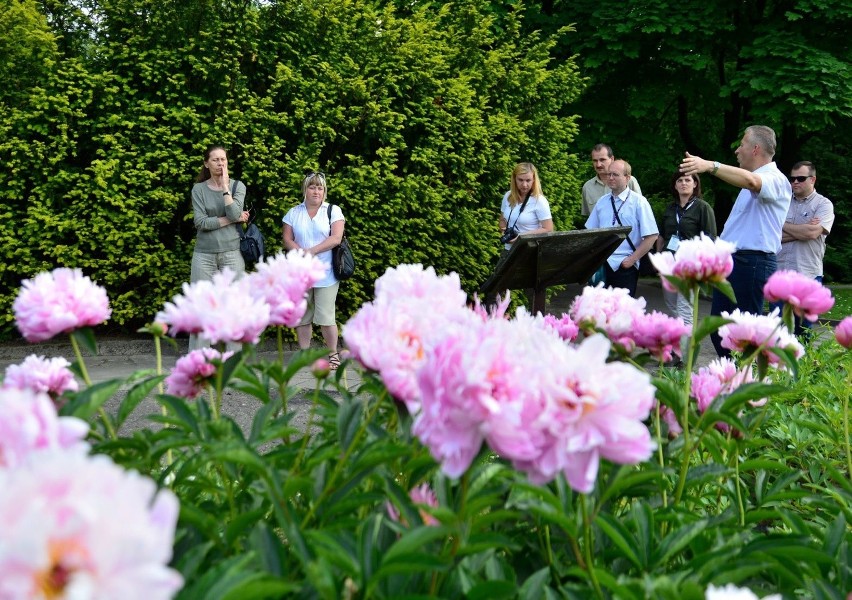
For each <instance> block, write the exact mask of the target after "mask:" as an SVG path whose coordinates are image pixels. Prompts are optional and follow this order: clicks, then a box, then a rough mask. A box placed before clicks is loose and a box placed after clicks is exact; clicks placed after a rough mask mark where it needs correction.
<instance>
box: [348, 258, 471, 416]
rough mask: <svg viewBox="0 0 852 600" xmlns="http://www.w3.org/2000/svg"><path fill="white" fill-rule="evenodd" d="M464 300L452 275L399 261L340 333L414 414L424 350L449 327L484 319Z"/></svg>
mask: <svg viewBox="0 0 852 600" xmlns="http://www.w3.org/2000/svg"><path fill="white" fill-rule="evenodd" d="M465 302H466V295H465V293H464V292H463V291H462V290H461V288H460V287H459V280H458V276H456V275H455V274H452V275H448V276H445V277H438V276H437V275H435V272H434V270H432V269H431V268H429V269H426V270H423V268H422V267H421V266H420V265H400V266H399V267H397V268H396V269H388V271H387V272H386V273H385V275H383V276H382V277H380V278H379V279H378V280H377V281H376V298H375V300H374V301H373V302H371V303H369V304H365V305H364V306H362V307H361V308H360V309H359V310H358V312H357V313H356V314H355V315H354V316H353V317H352V318H351V319H349V321H348V322H347V323H346V325H345V326H344V328H343V337H344V338H345V339H346V345H347V346H348V348H349V350H350V351H351V352H352V355H353V356H354V357H355V358H356V359H357V360H358V361H359V362H360V363H361V364H362V365H364V366H365V367H366V368H368V369H371V370H373V371H377V372H378V373H379V374H380V375H381V377H382V380H383V381H384V383H385V386H386V387H387V389H388V392H390V393H391V395H393V396H394V397H395V398H397V399H399V400H401V401H403V402H405V404H406V407H407V408H408V411H409V412H410V413H411V414H416V413H417V412H418V411H419V410H420V392H419V388H418V385H417V380H416V375H417V371H418V369H419V368H420V366H421V365H422V364H423V361H424V359H425V357H426V352H427V350H428V349H429V348H431V347H432V345H434V344H435V343H436V342H437V341H439V340H440V339H442V338H443V337H444V336H445V335H448V334H449V333H450V332H451V330H453V329H455V328H465V327H473V326H475V323H474V321H480V322H481V321H482V318H481V317H478V316H476V314H475V313H474V312H473V311H471V310H470V309H468V308H467V306H466V304H465Z"/></svg>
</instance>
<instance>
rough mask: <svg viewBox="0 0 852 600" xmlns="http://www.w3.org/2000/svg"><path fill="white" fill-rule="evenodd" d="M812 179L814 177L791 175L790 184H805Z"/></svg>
mask: <svg viewBox="0 0 852 600" xmlns="http://www.w3.org/2000/svg"><path fill="white" fill-rule="evenodd" d="M811 177H813V175H790V183H793V182H794V181H795V182H796V183H804V182H806V181H807V180H808V179H810V178H811Z"/></svg>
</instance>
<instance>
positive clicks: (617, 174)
mask: <svg viewBox="0 0 852 600" xmlns="http://www.w3.org/2000/svg"><path fill="white" fill-rule="evenodd" d="M606 176H607V177H624V174H623V173H607V174H606Z"/></svg>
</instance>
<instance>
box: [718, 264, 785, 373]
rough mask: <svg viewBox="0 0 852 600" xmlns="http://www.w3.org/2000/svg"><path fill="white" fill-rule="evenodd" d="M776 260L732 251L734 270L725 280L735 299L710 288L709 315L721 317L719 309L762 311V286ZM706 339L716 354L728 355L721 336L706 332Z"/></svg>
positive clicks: (775, 266) (757, 312) (724, 310)
mask: <svg viewBox="0 0 852 600" xmlns="http://www.w3.org/2000/svg"><path fill="white" fill-rule="evenodd" d="M777 268H778V261H777V260H776V259H775V255H774V254H772V253H770V252H758V251H756V250H740V251H738V252H735V253H734V270H733V271H731V275H730V277H728V283H730V284H731V287H732V288H733V289H734V296H736V298H737V301H736V302H731V299H730V298H728V297H727V296H726V295H725V294H723V293H721V292H720V291H719V290H713V303H712V305H711V307H710V314H711V315H715V316H721V315H722V313H723V312H732V311H733V310H734V309H735V308H739V309H740V311H742V312H749V313H751V314H753V315H762V314H763V286H764V285H766V281H767V280H768V279H769V277H770V276H771V275H772V274H773V273H774V272H775V271H776V270H777ZM710 340H711V341H712V342H713V347H714V348H715V349H716V354H717V355H718V356H727V357H729V356H731V351H730V350H728V349H727V348H723V347H722V338H721V337H719V334H718V333H717V332H715V331H714V332H713V333H711V334H710Z"/></svg>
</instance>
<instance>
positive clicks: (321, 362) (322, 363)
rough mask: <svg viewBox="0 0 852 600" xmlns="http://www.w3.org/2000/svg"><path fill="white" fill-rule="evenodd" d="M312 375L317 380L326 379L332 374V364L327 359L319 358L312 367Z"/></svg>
mask: <svg viewBox="0 0 852 600" xmlns="http://www.w3.org/2000/svg"><path fill="white" fill-rule="evenodd" d="M311 373H312V374H313V376H314V377H316V378H317V379H325V378H326V377H328V376H329V375H330V374H331V363H330V362H328V359H327V358H318V359H317V360H315V361H314V364H312V365H311Z"/></svg>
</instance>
